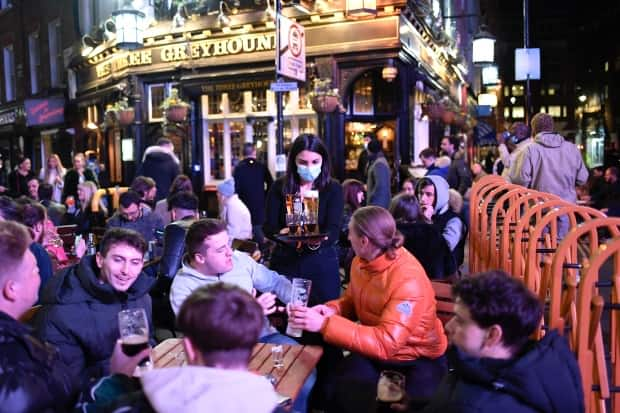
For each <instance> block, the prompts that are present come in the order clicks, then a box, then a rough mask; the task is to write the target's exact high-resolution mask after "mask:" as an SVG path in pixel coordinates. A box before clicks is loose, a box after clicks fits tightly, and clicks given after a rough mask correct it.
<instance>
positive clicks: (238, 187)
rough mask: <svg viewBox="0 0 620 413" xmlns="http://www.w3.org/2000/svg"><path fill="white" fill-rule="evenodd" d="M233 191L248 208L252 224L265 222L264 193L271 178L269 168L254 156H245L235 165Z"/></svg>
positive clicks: (269, 185)
mask: <svg viewBox="0 0 620 413" xmlns="http://www.w3.org/2000/svg"><path fill="white" fill-rule="evenodd" d="M234 178H235V191H236V192H237V195H239V198H240V199H241V201H243V203H244V204H245V205H246V206H247V207H248V209H249V210H250V214H251V215H252V225H263V223H264V222H265V195H266V194H267V191H269V188H270V187H271V184H273V178H272V177H271V172H269V169H267V167H266V166H265V165H264V164H262V163H261V162H258V161H257V160H256V159H254V158H246V159H244V160H242V161H241V162H239V165H237V166H236V167H235V172H234Z"/></svg>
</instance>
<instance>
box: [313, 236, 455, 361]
mask: <svg viewBox="0 0 620 413" xmlns="http://www.w3.org/2000/svg"><path fill="white" fill-rule="evenodd" d="M326 304H327V305H328V306H329V307H332V308H333V309H335V310H336V314H335V315H333V316H331V317H329V318H328V319H327V322H326V323H325V325H324V326H323V328H322V329H321V333H322V334H323V338H324V339H325V341H326V342H328V343H329V344H332V345H335V346H337V347H342V348H345V349H347V350H350V351H352V352H355V353H359V354H361V355H363V356H365V357H369V358H373V359H377V360H384V361H391V362H400V361H410V360H415V359H417V358H420V357H426V358H430V359H435V358H437V357H439V356H441V355H443V354H444V352H445V351H446V347H447V346H448V340H447V338H446V335H445V334H444V330H443V325H442V324H441V321H440V320H439V319H438V318H437V312H436V301H435V291H434V290H433V287H432V285H431V282H430V280H429V279H428V277H427V276H426V273H425V272H424V268H423V267H422V265H421V264H420V263H419V262H418V260H417V259H416V258H415V257H414V256H413V255H411V254H410V253H409V252H408V251H407V250H406V249H404V248H399V249H398V250H396V258H395V259H394V260H390V259H389V258H387V257H386V255H385V254H382V255H380V256H379V257H377V258H375V259H374V260H372V261H370V262H369V261H366V260H362V259H361V258H360V257H355V258H354V259H353V264H352V265H351V282H350V284H349V287H348V288H347V289H346V290H345V292H344V295H343V296H342V297H340V298H339V299H337V300H333V301H329V302H327V303H326ZM358 320H359V323H357V322H356V321H358Z"/></svg>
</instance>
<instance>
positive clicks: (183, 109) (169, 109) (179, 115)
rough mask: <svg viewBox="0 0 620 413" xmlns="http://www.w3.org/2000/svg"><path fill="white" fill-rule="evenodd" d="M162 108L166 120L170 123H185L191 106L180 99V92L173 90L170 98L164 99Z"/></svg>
mask: <svg viewBox="0 0 620 413" xmlns="http://www.w3.org/2000/svg"><path fill="white" fill-rule="evenodd" d="M161 108H162V109H163V110H164V114H165V115H166V119H168V120H169V121H170V122H177V123H179V122H184V121H185V119H186V118H187V112H188V111H189V104H188V103H187V102H184V101H183V100H181V98H180V97H179V90H178V89H176V88H172V89H171V90H170V96H169V97H167V98H166V99H164V103H162V105H161Z"/></svg>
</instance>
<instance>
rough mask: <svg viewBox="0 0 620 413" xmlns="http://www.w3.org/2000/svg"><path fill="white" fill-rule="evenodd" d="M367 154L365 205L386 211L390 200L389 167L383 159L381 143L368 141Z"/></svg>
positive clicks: (390, 180)
mask: <svg viewBox="0 0 620 413" xmlns="http://www.w3.org/2000/svg"><path fill="white" fill-rule="evenodd" d="M368 152H369V153H370V156H369V158H368V162H369V165H370V166H369V167H368V180H367V181H366V188H367V191H368V201H367V205H376V206H380V207H383V208H385V209H388V208H389V206H390V199H392V194H391V182H392V178H391V173H390V165H389V164H388V161H387V159H385V155H384V154H383V150H382V148H381V142H379V141H378V140H372V141H370V143H369V144H368Z"/></svg>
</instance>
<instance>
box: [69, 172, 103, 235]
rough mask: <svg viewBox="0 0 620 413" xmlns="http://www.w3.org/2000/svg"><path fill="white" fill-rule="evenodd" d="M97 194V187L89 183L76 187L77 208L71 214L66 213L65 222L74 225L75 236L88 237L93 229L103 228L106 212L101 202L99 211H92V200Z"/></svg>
mask: <svg viewBox="0 0 620 413" xmlns="http://www.w3.org/2000/svg"><path fill="white" fill-rule="evenodd" d="M95 192H97V186H96V185H95V184H94V183H93V182H91V181H85V182H82V183H81V184H79V185H78V189H77V194H78V207H77V208H76V209H75V211H74V212H73V213H69V212H67V222H68V223H69V224H76V225H77V228H76V230H75V232H76V234H81V235H82V236H84V237H86V236H88V233H90V232H93V229H94V228H95V227H105V217H106V215H107V210H106V208H105V206H104V205H103V202H101V200H100V201H99V210H98V211H96V212H95V211H93V209H92V200H93V196H94V195H95Z"/></svg>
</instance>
